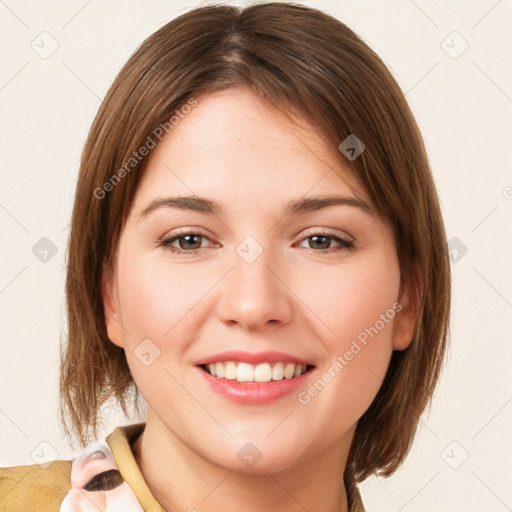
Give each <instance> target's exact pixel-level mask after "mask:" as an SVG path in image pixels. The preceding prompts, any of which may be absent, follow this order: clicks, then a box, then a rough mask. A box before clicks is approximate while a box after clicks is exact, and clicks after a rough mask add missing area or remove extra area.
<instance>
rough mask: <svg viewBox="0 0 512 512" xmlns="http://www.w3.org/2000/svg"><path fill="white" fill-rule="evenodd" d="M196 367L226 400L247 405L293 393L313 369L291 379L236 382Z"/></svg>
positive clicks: (260, 403)
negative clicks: (214, 375)
mask: <svg viewBox="0 0 512 512" xmlns="http://www.w3.org/2000/svg"><path fill="white" fill-rule="evenodd" d="M197 369H198V371H199V372H200V373H201V374H202V375H203V378H204V379H206V382H207V383H208V384H209V386H210V387H211V389H213V391H215V392H216V393H218V394H219V395H221V396H223V397H224V398H227V399H228V400H231V401H233V402H236V403H239V404H248V405H265V404H269V403H271V402H274V401H276V400H278V399H279V398H281V397H283V396H285V395H288V394H290V393H293V392H294V391H296V390H297V389H298V388H299V387H300V386H301V385H303V384H304V382H305V381H306V379H308V378H309V375H310V374H311V372H312V370H313V369H311V370H309V371H307V372H306V373H303V374H302V375H300V376H299V377H294V378H292V379H282V380H271V381H270V382H237V381H236V380H228V379H221V378H219V377H213V376H212V375H210V374H209V373H208V372H206V371H204V370H203V369H202V368H199V367H198V368H197Z"/></svg>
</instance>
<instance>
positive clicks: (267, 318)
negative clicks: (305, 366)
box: [217, 250, 294, 330]
mask: <svg viewBox="0 0 512 512" xmlns="http://www.w3.org/2000/svg"><path fill="white" fill-rule="evenodd" d="M241 254H242V256H241V255H240V254H239V253H235V254H234V257H233V268H232V270H231V272H229V273H228V275H227V276H226V277H225V279H224V285H223V287H222V292H221V294H220V297H219V300H218V301H217V313H218V316H219V318H220V319H221V320H222V321H223V322H225V323H227V324H238V325H240V326H241V327H244V328H245V329H247V330H261V329H268V327H269V326H268V325H267V324H269V325H270V324H271V325H275V326H277V325H278V324H286V323H288V322H290V320H291V318H292V314H293V297H294V295H293V292H292V291H291V290H290V288H289V287H288V286H287V284H286V283H287V275H289V270H288V271H286V270H285V267H284V265H283V264H281V263H280V262H278V261H277V259H276V258H275V257H274V256H273V255H272V254H270V251H269V250H268V251H267V250H263V252H262V253H261V254H260V255H259V256H258V257H257V258H256V260H255V261H251V260H250V259H249V260H248V259H245V258H244V256H243V253H241Z"/></svg>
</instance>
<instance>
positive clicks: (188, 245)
mask: <svg viewBox="0 0 512 512" xmlns="http://www.w3.org/2000/svg"><path fill="white" fill-rule="evenodd" d="M203 240H207V241H210V239H209V238H208V237H207V236H206V235H204V234H202V233H199V232H195V231H187V232H183V233H181V234H178V235H176V236H173V237H169V238H164V239H162V240H159V241H158V242H157V245H158V247H165V248H166V249H168V250H169V251H171V252H172V253H175V254H195V252H196V251H198V250H199V249H203V248H204V246H203V244H202V241H203ZM306 240H310V241H312V243H309V247H305V249H309V250H311V251H313V252H320V253H321V252H327V249H338V250H347V249H348V250H350V249H354V247H355V246H354V243H353V242H351V241H349V240H346V239H344V238H341V237H339V236H335V235H333V234H332V233H315V234H313V235H310V236H308V237H306V238H303V239H302V240H301V242H303V241H306ZM333 242H334V243H337V244H338V247H332V246H331V244H332V243H333ZM176 243H177V245H178V246H177V247H176V245H175V244H176ZM330 252H334V251H330Z"/></svg>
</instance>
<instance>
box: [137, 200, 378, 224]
mask: <svg viewBox="0 0 512 512" xmlns="http://www.w3.org/2000/svg"><path fill="white" fill-rule="evenodd" d="M339 205H341V206H352V207H355V208H359V209H360V210H362V211H363V212H364V213H367V214H370V215H374V214H375V211H374V209H373V208H372V207H371V206H370V205H369V204H368V203H367V202H366V201H364V200H362V199H357V198H355V197H343V196H319V197H304V198H301V199H297V200H291V201H288V203H287V205H286V207H285V209H284V215H300V214H305V213H308V212H313V211H318V210H321V209H323V208H327V207H329V206H339ZM164 207H165V208H175V209H178V210H192V211H195V212H199V213H205V214H207V215H218V216H221V215H222V212H223V210H222V207H221V205H220V204H219V203H218V202H217V201H213V200H211V199H207V198H205V197H199V196H181V197H160V198H158V199H155V200H154V201H151V203H149V204H148V205H147V206H146V208H144V210H142V212H141V213H140V215H139V220H142V219H143V218H144V217H147V216H148V215H149V214H150V213H152V212H154V211H155V210H158V209H159V208H164Z"/></svg>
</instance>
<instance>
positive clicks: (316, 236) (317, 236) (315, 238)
mask: <svg viewBox="0 0 512 512" xmlns="http://www.w3.org/2000/svg"><path fill="white" fill-rule="evenodd" d="M312 238H313V240H318V239H323V240H324V243H323V244H322V243H321V242H320V244H316V245H317V247H316V248H318V246H324V245H325V241H326V240H327V237H326V236H322V235H315V236H313V237H312ZM328 245H329V243H327V246H328ZM322 248H324V247H322Z"/></svg>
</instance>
